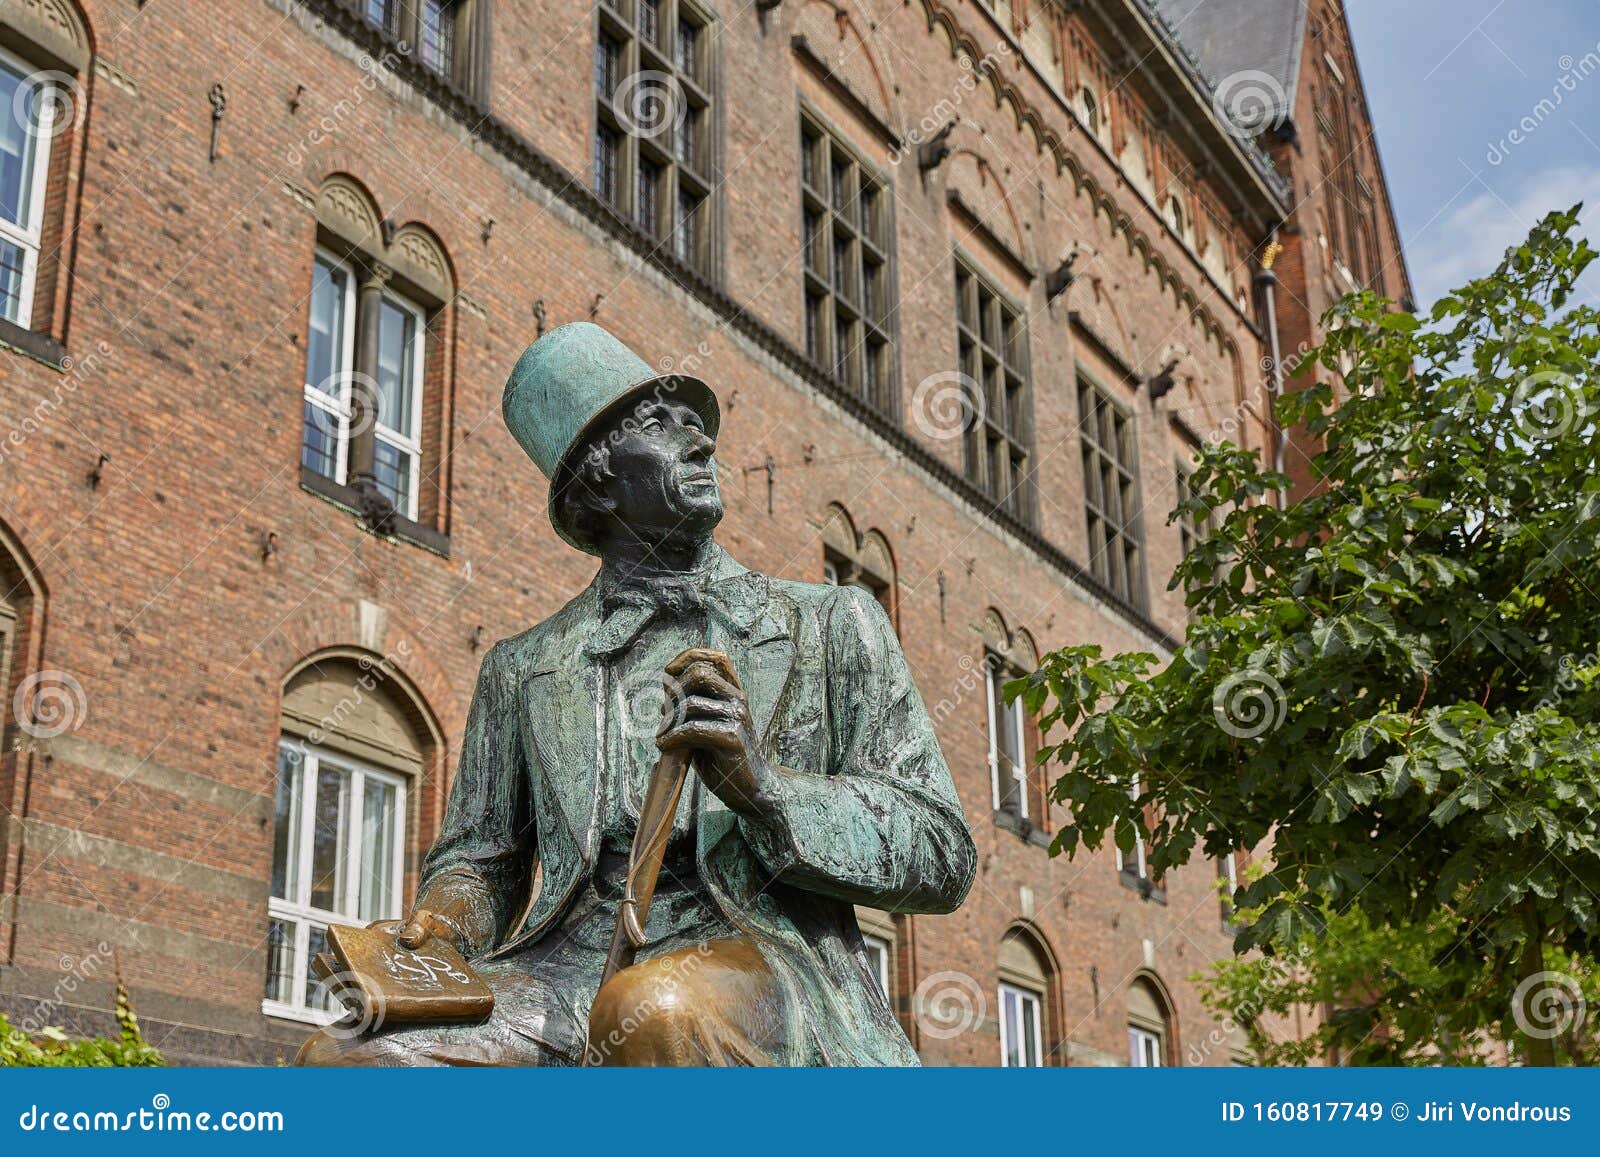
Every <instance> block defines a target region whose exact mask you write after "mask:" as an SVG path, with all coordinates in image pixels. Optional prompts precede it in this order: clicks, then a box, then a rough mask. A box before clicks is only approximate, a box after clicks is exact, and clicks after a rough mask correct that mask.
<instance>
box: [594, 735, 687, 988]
mask: <svg viewBox="0 0 1600 1157" xmlns="http://www.w3.org/2000/svg"><path fill="white" fill-rule="evenodd" d="M688 778H689V751H688V750H687V749H686V748H678V749H677V750H675V751H663V752H662V753H661V758H660V759H659V760H657V761H656V766H655V770H654V771H652V772H651V773H650V787H649V789H648V790H647V791H646V792H645V797H644V806H643V807H641V808H640V809H639V826H638V828H637V829H635V831H634V833H633V846H632V847H631V848H629V850H628V878H627V881H626V883H624V884H623V886H622V904H621V906H620V907H619V908H618V910H617V930H616V931H615V932H614V933H613V934H612V936H611V951H610V952H609V953H607V955H606V969H605V972H604V973H602V974H601V977H600V983H601V985H602V986H604V985H605V982H606V981H608V980H610V979H611V978H612V977H613V976H615V975H616V974H617V973H618V972H620V971H621V970H622V969H624V968H626V967H628V965H630V964H632V963H633V960H634V956H635V955H636V954H637V953H638V951H639V949H641V948H643V947H644V943H645V939H644V925H645V921H646V920H648V919H649V918H650V901H651V899H652V898H654V896H655V894H656V882H657V880H659V879H660V877H661V861H662V859H663V858H664V857H665V856H666V854H667V838H668V837H669V836H671V834H672V821H673V820H674V819H675V818H676V816H677V814H678V801H679V800H680V799H681V798H682V797H683V785H684V783H685V781H686V780H687V779H688Z"/></svg>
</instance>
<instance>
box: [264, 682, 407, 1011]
mask: <svg viewBox="0 0 1600 1157" xmlns="http://www.w3.org/2000/svg"><path fill="white" fill-rule="evenodd" d="M436 731H437V729H436V728H435V727H434V726H433V725H432V724H431V722H430V721H428V720H427V719H426V718H425V717H423V716H422V715H421V709H420V707H419V706H418V705H417V703H416V702H415V701H414V700H413V699H411V698H409V697H408V696H407V695H406V694H405V693H404V691H403V690H402V689H401V688H400V687H399V685H398V683H397V680H396V679H395V678H394V677H393V676H392V673H391V672H390V671H389V669H388V668H387V665H386V663H385V662H384V661H381V660H374V659H373V658H371V657H369V656H365V655H362V656H356V655H345V654H337V655H330V656H327V657H324V658H321V659H318V660H316V661H314V662H311V663H308V664H306V665H305V666H303V667H302V668H300V669H299V670H298V671H297V672H295V674H294V675H293V676H292V677H291V678H290V679H289V681H288V683H287V684H286V686H285V687H284V692H283V715H282V728H281V738H280V739H279V743H278V778H277V790H276V803H275V809H274V824H273V841H272V881H271V890H270V898H269V900H268V901H267V917H268V932H267V963H266V991H265V994H264V999H263V1000H262V1011H263V1012H266V1013H269V1014H271V1015H274V1016H283V1017H290V1018H293V1019H297V1020H323V1019H326V1018H327V1016H328V1014H329V1001H328V997H327V994H326V992H325V991H324V990H323V989H322V988H321V986H320V985H319V984H318V982H317V981H316V980H315V978H314V976H313V974H312V972H311V962H312V960H313V959H314V958H315V957H316V955H317V954H318V953H319V952H322V951H325V949H326V946H327V939H326V937H327V927H328V925H329V924H341V923H342V924H366V923H368V922H369V921H372V920H383V919H391V918H396V917H398V916H400V915H401V914H402V912H403V909H404V899H405V898H404V895H403V892H404V882H405V855H406V849H407V847H408V846H409V842H410V840H409V838H408V833H410V832H411V830H412V825H410V824H408V822H407V815H408V811H409V810H410V805H411V803H412V802H413V797H414V796H415V794H416V792H415V791H414V790H413V789H414V785H415V784H416V783H417V782H418V780H419V779H420V776H421V774H422V771H423V769H424V768H425V767H427V766H428V765H429V760H430V755H431V751H432V749H433V748H434V746H435V745H436V743H437V737H436Z"/></svg>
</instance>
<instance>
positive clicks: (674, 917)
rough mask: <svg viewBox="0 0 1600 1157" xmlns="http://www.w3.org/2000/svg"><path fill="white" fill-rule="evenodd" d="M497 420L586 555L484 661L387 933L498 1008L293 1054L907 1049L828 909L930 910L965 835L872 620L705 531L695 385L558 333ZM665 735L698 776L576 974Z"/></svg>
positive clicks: (966, 873) (585, 1057) (710, 507)
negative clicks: (639, 923)
mask: <svg viewBox="0 0 1600 1157" xmlns="http://www.w3.org/2000/svg"><path fill="white" fill-rule="evenodd" d="M503 409H504V414H505V420H506V423H507V425H508V426H509V427H510V429H511V432H512V433H513V434H514V435H515V436H516V438H517V440H518V442H519V443H521V445H522V447H523V448H524V449H525V450H526V451H527V453H528V455H529V457H531V458H532V459H533V461H534V463H535V464H536V465H538V467H539V469H540V470H541V471H543V472H544V474H545V475H546V476H547V477H548V478H549V479H550V481H551V486H550V498H549V506H548V510H549V516H550V520H551V522H552V524H553V525H554V527H555V529H556V531H557V532H558V533H559V534H560V536H561V537H562V538H563V539H565V540H566V541H567V542H568V543H570V544H571V545H573V546H575V547H577V548H578V549H579V550H582V551H586V552H588V553H591V554H595V555H598V556H599V558H600V569H599V572H598V574H596V576H595V578H594V581H593V582H591V583H590V584H589V586H588V587H587V588H586V589H585V590H584V591H583V593H582V594H580V595H578V597H577V598H575V599H573V600H572V601H571V602H570V603H568V604H567V605H566V606H565V607H563V608H562V609H561V610H559V611H557V612H556V613H555V614H554V615H552V616H551V617H550V618H549V619H546V620H545V621H544V622H542V623H540V624H538V625H537V626H535V627H533V628H531V629H530V630H527V631H524V632H523V633H522V634H520V635H517V636H515V637H513V638H510V639H505V640H503V641H501V642H499V643H497V644H496V645H495V646H494V647H493V649H492V650H490V651H489V652H488V654H487V655H486V656H485V658H484V661H483V668H482V671H481V673H480V675H479V679H478V686H477V690H476V693H475V695H474V697H473V701H472V708H471V713H470V716H469V718H468V721H467V729H466V738H465V742H464V744H463V747H462V750H461V759H460V767H459V770H458V772H457V774H456V778H455V783H454V785H453V787H452V789H451V792H450V799H449V804H448V806H447V808H446V812H445V816H444V820H443V825H442V828H441V830H440V833H439V838H438V840H437V842H436V843H435V844H434V845H433V848H432V850H431V851H430V852H429V854H428V856H427V859H426V861H425V863H424V865H423V869H422V878H421V883H420V886H419V888H418V894H417V900H416V904H415V907H414V909H413V910H412V912H411V914H410V916H409V917H408V919H407V921H406V923H405V926H404V927H403V928H402V930H401V932H400V940H401V943H402V944H403V945H406V946H408V947H413V948H415V947H418V946H421V945H424V944H426V943H427V941H428V940H429V939H430V938H432V937H441V938H443V939H444V940H446V941H448V942H450V943H452V944H453V945H454V946H455V947H456V948H457V949H458V950H459V951H460V952H461V953H462V954H463V956H465V957H466V959H467V960H469V961H470V962H471V964H472V967H473V969H474V971H476V972H477V973H478V975H479V976H480V977H481V978H482V979H483V980H484V981H486V982H487V984H488V985H489V987H490V988H491V989H492V990H493V992H494V996H495V1005H494V1011H493V1014H492V1015H491V1016H490V1018H489V1019H488V1020H487V1021H485V1022H483V1023H480V1024H453V1025H429V1026H410V1027H404V1026H387V1027H385V1026H380V1027H379V1028H378V1029H377V1030H376V1031H372V1032H368V1033H366V1034H365V1035H361V1036H357V1037H348V1036H346V1035H345V1034H341V1033H340V1032H338V1031H329V1030H323V1031H320V1032H318V1033H317V1034H315V1035H314V1036H313V1037H312V1038H311V1039H310V1040H308V1041H307V1042H306V1044H305V1045H304V1046H303V1047H302V1048H301V1050H300V1054H299V1057H298V1063H300V1064H306V1065H334V1064H344V1065H349V1064H372V1065H455V1064H471V1065H482V1064H493V1065H501V1064H504V1065H578V1064H583V1063H590V1064H613V1065H727V1064H732V1065H758V1064H780V1065H907V1064H916V1063H917V1056H916V1053H915V1052H914V1051H913V1050H912V1048H911V1045H910V1042H909V1041H908V1040H907V1038H906V1036H905V1034H904V1032H903V1031H902V1030H901V1028H900V1025H899V1023H898V1021H897V1020H896V1018H895V1015H894V1013H893V1012H892V1011H891V1010H890V1007H889V1004H888V1001H887V999H886V998H885V996H884V994H883V992H882V991H880V989H879V986H878V981H877V978H876V976H875V974H874V971H873V968H872V967H871V965H870V964H869V962H868V957H867V952H866V948H865V945H864V944H863V941H862V938H861V932H860V930H859V928H858V927H857V924H856V918H855V912H854V909H853V907H852V905H856V904H861V905H866V906H869V907H873V908H879V909H884V910H886V911H889V912H895V913H901V912H904V913H914V912H932V913H942V912H949V911H951V910H953V909H954V908H955V907H956V906H957V905H959V904H960V903H961V901H962V899H963V898H964V897H965V896H966V893H967V890H968V889H969V888H970V887H971V884H972V879H973V873H974V868H975V863H976V852H975V849H974V847H973V842H972V836H971V833H970V832H969V830H968V828H967V823H966V820H965V817H964V816H963V814H962V810H961V805H960V803H959V802H958V800H957V797H956V792H955V786H954V784H953V783H952V782H951V778H950V772H949V769H948V768H947V767H946V766H945V761H944V758H943V757H942V756H941V755H940V752H939V746H938V742H937V741H936V739H935V737H934V733H933V727H932V725H931V723H930V721H929V719H928V716H927V712H926V710H925V709H924V707H923V703H922V699H921V697H920V696H919V695H918V693H917V689H916V687H915V685H914V684H913V682H912V679H911V674H910V671H909V670H908V669H907V667H906V662H905V658H904V656H903V655H902V654H901V651H900V647H899V644H898V642H897V640H896V638H895V634H894V630H893V628H892V627H891V626H890V624H889V620H888V617H887V616H886V615H885V614H884V612H883V610H882V608H880V607H879V606H878V604H877V602H876V601H875V600H874V599H873V598H872V597H871V596H870V594H868V593H867V592H865V591H863V590H860V589H858V588H855V587H836V586H823V585H814V584H810V583H799V582H789V581H785V580H779V579H771V578H768V577H766V576H764V575H761V574H757V573H756V572H754V571H751V570H748V569H746V568H745V567H743V566H740V565H739V564H738V563H737V562H735V561H734V560H733V559H732V558H730V557H729V556H728V555H727V554H726V553H725V552H724V551H723V550H722V549H721V548H720V547H719V546H717V545H716V543H715V542H714V541H713V540H712V533H713V531H714V530H715V528H716V526H717V524H718V522H719V521H721V519H722V498H721V494H720V492H719V490H718V486H717V467H716V462H715V459H714V458H713V454H714V452H715V450H716V436H717V428H718V423H719V417H720V414H719V410H718V406H717V401H716V398H715V396H714V395H713V394H712V392H711V390H710V388H709V387H707V386H706V385H705V384H704V383H703V382H701V381H699V380H697V379H695V378H692V377H688V376H684V375H667V376H661V375H658V374H656V373H655V372H654V371H653V370H652V369H651V368H650V367H649V366H648V365H647V364H646V363H645V362H644V361H643V360H642V359H640V358H639V357H638V356H637V355H635V354H634V353H633V352H632V351H631V350H629V349H628V348H627V347H626V346H625V345H623V344H622V343H621V342H620V341H618V340H617V339H616V338H615V337H613V336H612V335H611V334H610V333H608V332H607V331H606V330H604V329H602V328H600V327H599V326H597V325H593V324H589V323H576V324H572V325H565V326H562V327H560V328H558V329H555V330H552V331H551V332H550V333H548V334H546V335H544V336H543V337H541V338H540V339H539V340H538V341H537V342H535V343H534V344H533V345H532V346H530V347H528V349H527V351H526V352H525V353H524V354H523V355H522V357H521V358H520V359H519V360H518V362H517V365H516V368H515V369H514V370H513V371H512V373H511V377H510V380H509V382H508V383H507V385H506V391H505V398H504V405H503ZM674 750H686V751H688V752H690V753H691V757H692V767H693V769H694V770H693V772H692V773H691V774H690V776H689V779H688V783H687V786H686V788H685V789H684V791H683V794H682V796H681V797H680V799H679V803H678V808H677V811H676V814H675V817H674V818H673V819H672V820H671V824H670V834H669V835H668V836H667V842H666V850H665V853H664V855H663V859H662V869H661V873H660V877H659V883H658V884H657V886H656V889H655V892H654V897H653V903H652V905H651V907H650V909H649V913H648V918H647V920H646V921H645V923H644V927H643V933H644V943H643V945H642V946H641V947H639V948H638V950H637V954H636V958H635V960H634V962H633V963H632V964H630V965H629V966H627V967H624V968H621V969H620V971H617V972H615V974H614V975H613V976H611V978H610V979H609V980H607V981H606V982H605V984H604V986H603V987H602V984H601V981H602V976H603V973H604V970H605V965H606V960H607V953H608V950H609V948H610V947H611V943H612V936H613V932H614V930H615V929H616V927H617V920H618V913H619V900H620V897H621V895H622V892H623V884H624V878H625V876H626V875H627V871H628V862H629V850H630V845H631V844H632V842H633V839H634V832H635V828H636V827H637V826H638V822H639V815H640V807H641V801H642V800H643V799H644V796H645V793H646V789H647V785H648V780H649V777H650V775H651V772H652V769H653V768H654V766H655V764H656V763H657V761H658V760H659V759H660V758H661V754H662V752H669V751H674ZM666 829H667V825H666V822H665V820H664V819H663V823H662V830H666ZM536 867H537V868H538V869H539V871H538V873H537V874H536V872H535V868H536Z"/></svg>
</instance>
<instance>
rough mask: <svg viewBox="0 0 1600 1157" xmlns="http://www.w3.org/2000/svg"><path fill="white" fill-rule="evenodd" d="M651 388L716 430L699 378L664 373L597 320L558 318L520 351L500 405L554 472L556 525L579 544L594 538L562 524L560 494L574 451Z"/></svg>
mask: <svg viewBox="0 0 1600 1157" xmlns="http://www.w3.org/2000/svg"><path fill="white" fill-rule="evenodd" d="M652 394H655V395H658V396H659V397H661V398H662V400H664V401H672V402H681V403H682V404H684V405H686V406H690V407H692V408H693V409H694V410H695V411H696V412H697V413H699V415H700V420H701V421H702V422H703V423H704V424H705V431H706V433H707V434H709V435H710V436H711V437H713V438H715V437H716V435H717V426H718V425H719V424H720V421H721V412H720V411H719V410H718V408H717V399H716V396H715V395H714V394H712V392H711V387H710V386H707V385H706V384H705V383H704V382H702V381H701V380H700V379H699V378H696V377H691V376H689V375H687V374H662V373H658V372H657V371H656V370H655V369H654V368H652V367H651V366H650V364H649V363H648V362H646V361H645V360H644V359H643V358H641V357H640V356H639V355H638V354H636V353H634V352H633V351H632V350H631V349H629V348H628V347H627V346H625V345H624V344H623V343H622V342H621V341H620V340H619V339H618V338H617V337H616V336H615V335H613V334H612V333H610V332H609V331H607V330H605V329H602V328H601V327H600V326H598V325H595V324H594V323H593V322H587V321H575V322H572V323H571V324H569V325H562V326H557V327H556V328H555V329H553V330H551V331H550V332H549V333H547V334H545V335H544V336H543V337H541V338H540V339H539V340H538V341H536V342H534V343H533V344H532V345H531V346H529V347H528V348H527V349H525V350H523V351H522V356H521V357H520V358H518V359H517V364H516V365H515V366H513V367H512V369H511V376H510V377H509V378H507V379H506V392H505V396H504V397H503V398H502V399H501V402H500V412H501V413H502V414H503V415H504V416H505V421H506V426H507V427H508V428H509V429H510V431H511V434H512V436H513V437H514V438H516V440H517V441H518V443H520V444H521V446H522V448H523V450H524V451H526V452H527V455H528V457H529V458H532V459H533V464H534V465H535V466H537V467H538V468H539V470H540V472H541V473H542V474H543V475H544V476H545V477H546V478H548V479H549V480H550V497H549V502H548V509H549V514H550V524H551V525H552V526H554V527H555V529H556V533H557V534H559V535H560V536H561V537H562V538H564V539H566V540H567V542H569V543H571V544H572V545H573V546H575V547H577V548H578V549H579V550H582V551H586V552H588V553H590V554H593V553H594V550H595V548H594V544H593V543H591V542H588V541H585V540H584V539H583V536H581V535H579V534H577V533H575V532H574V531H573V530H572V529H571V528H569V527H567V526H565V525H563V520H562V518H561V515H560V512H559V506H558V504H557V502H556V499H557V498H558V497H559V496H560V493H561V489H562V487H563V486H564V485H565V484H566V481H567V478H566V473H567V471H568V469H569V468H570V466H571V464H572V463H571V458H572V456H573V454H574V452H575V451H577V450H581V449H582V448H583V447H584V446H585V445H586V444H587V443H588V441H589V439H590V438H591V437H592V436H593V435H595V434H597V433H599V432H600V431H601V430H603V429H605V428H606V426H607V425H608V424H609V423H610V422H612V421H614V420H616V419H617V418H618V417H620V416H621V415H622V414H623V413H625V412H626V411H627V410H628V408H629V407H630V406H634V405H637V404H638V403H639V402H640V401H642V400H644V399H645V398H647V397H650V396H651V395H652Z"/></svg>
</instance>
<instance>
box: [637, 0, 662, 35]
mask: <svg viewBox="0 0 1600 1157" xmlns="http://www.w3.org/2000/svg"><path fill="white" fill-rule="evenodd" d="M638 2H639V35H640V36H641V37H642V38H644V39H645V40H648V41H649V42H650V43H651V44H654V43H656V40H657V38H658V36H659V35H660V32H661V0H638Z"/></svg>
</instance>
